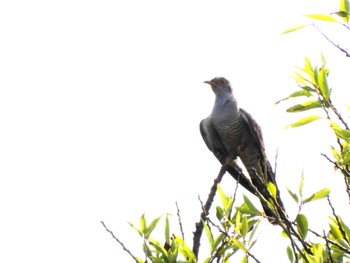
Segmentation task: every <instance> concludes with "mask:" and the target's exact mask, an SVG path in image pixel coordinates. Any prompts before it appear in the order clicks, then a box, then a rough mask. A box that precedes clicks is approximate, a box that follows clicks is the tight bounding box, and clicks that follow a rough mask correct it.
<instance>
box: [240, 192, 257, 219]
mask: <svg viewBox="0 0 350 263" xmlns="http://www.w3.org/2000/svg"><path fill="white" fill-rule="evenodd" d="M243 200H244V205H245V208H247V209H246V210H245V211H242V212H246V213H249V214H251V215H260V212H259V210H258V209H257V208H256V207H255V206H254V205H253V203H252V202H251V201H250V200H249V198H248V197H246V196H245V195H243Z"/></svg>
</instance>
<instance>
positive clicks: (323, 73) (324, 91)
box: [317, 66, 330, 99]
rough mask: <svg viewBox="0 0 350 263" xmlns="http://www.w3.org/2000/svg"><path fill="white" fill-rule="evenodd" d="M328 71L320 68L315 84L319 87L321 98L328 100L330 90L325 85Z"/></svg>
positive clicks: (326, 84)
mask: <svg viewBox="0 0 350 263" xmlns="http://www.w3.org/2000/svg"><path fill="white" fill-rule="evenodd" d="M327 75H328V70H327V69H326V68H325V67H324V66H322V67H321V68H320V71H319V72H318V78H317V83H318V85H319V87H320V92H321V95H322V97H323V98H325V99H329V96H330V90H329V87H328V83H327Z"/></svg>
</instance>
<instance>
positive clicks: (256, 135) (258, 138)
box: [239, 109, 265, 156]
mask: <svg viewBox="0 0 350 263" xmlns="http://www.w3.org/2000/svg"><path fill="white" fill-rule="evenodd" d="M239 110H240V112H241V114H242V117H243V119H244V121H245V122H246V123H247V124H248V127H249V130H250V132H251V133H252V135H253V139H254V143H255V144H256V145H257V147H258V149H259V150H260V151H261V154H262V156H264V155H265V146H264V141H263V136H262V131H261V128H260V126H259V124H258V123H257V122H256V120H254V118H253V116H252V115H250V114H249V113H248V112H246V111H245V110H244V109H239Z"/></svg>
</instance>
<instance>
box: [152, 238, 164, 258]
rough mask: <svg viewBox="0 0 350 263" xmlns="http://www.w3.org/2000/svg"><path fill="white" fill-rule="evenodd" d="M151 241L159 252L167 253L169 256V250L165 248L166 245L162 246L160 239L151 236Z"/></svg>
mask: <svg viewBox="0 0 350 263" xmlns="http://www.w3.org/2000/svg"><path fill="white" fill-rule="evenodd" d="M149 243H150V245H151V246H152V247H154V248H155V249H156V251H158V253H160V254H162V255H165V256H167V255H168V252H167V251H166V250H165V248H164V246H162V245H161V244H160V243H159V241H157V240H155V239H153V238H150V239H149Z"/></svg>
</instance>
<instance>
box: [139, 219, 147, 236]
mask: <svg viewBox="0 0 350 263" xmlns="http://www.w3.org/2000/svg"><path fill="white" fill-rule="evenodd" d="M146 227H147V226H146V218H145V214H142V215H141V218H140V231H141V233H142V234H144V233H145V230H146Z"/></svg>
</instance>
